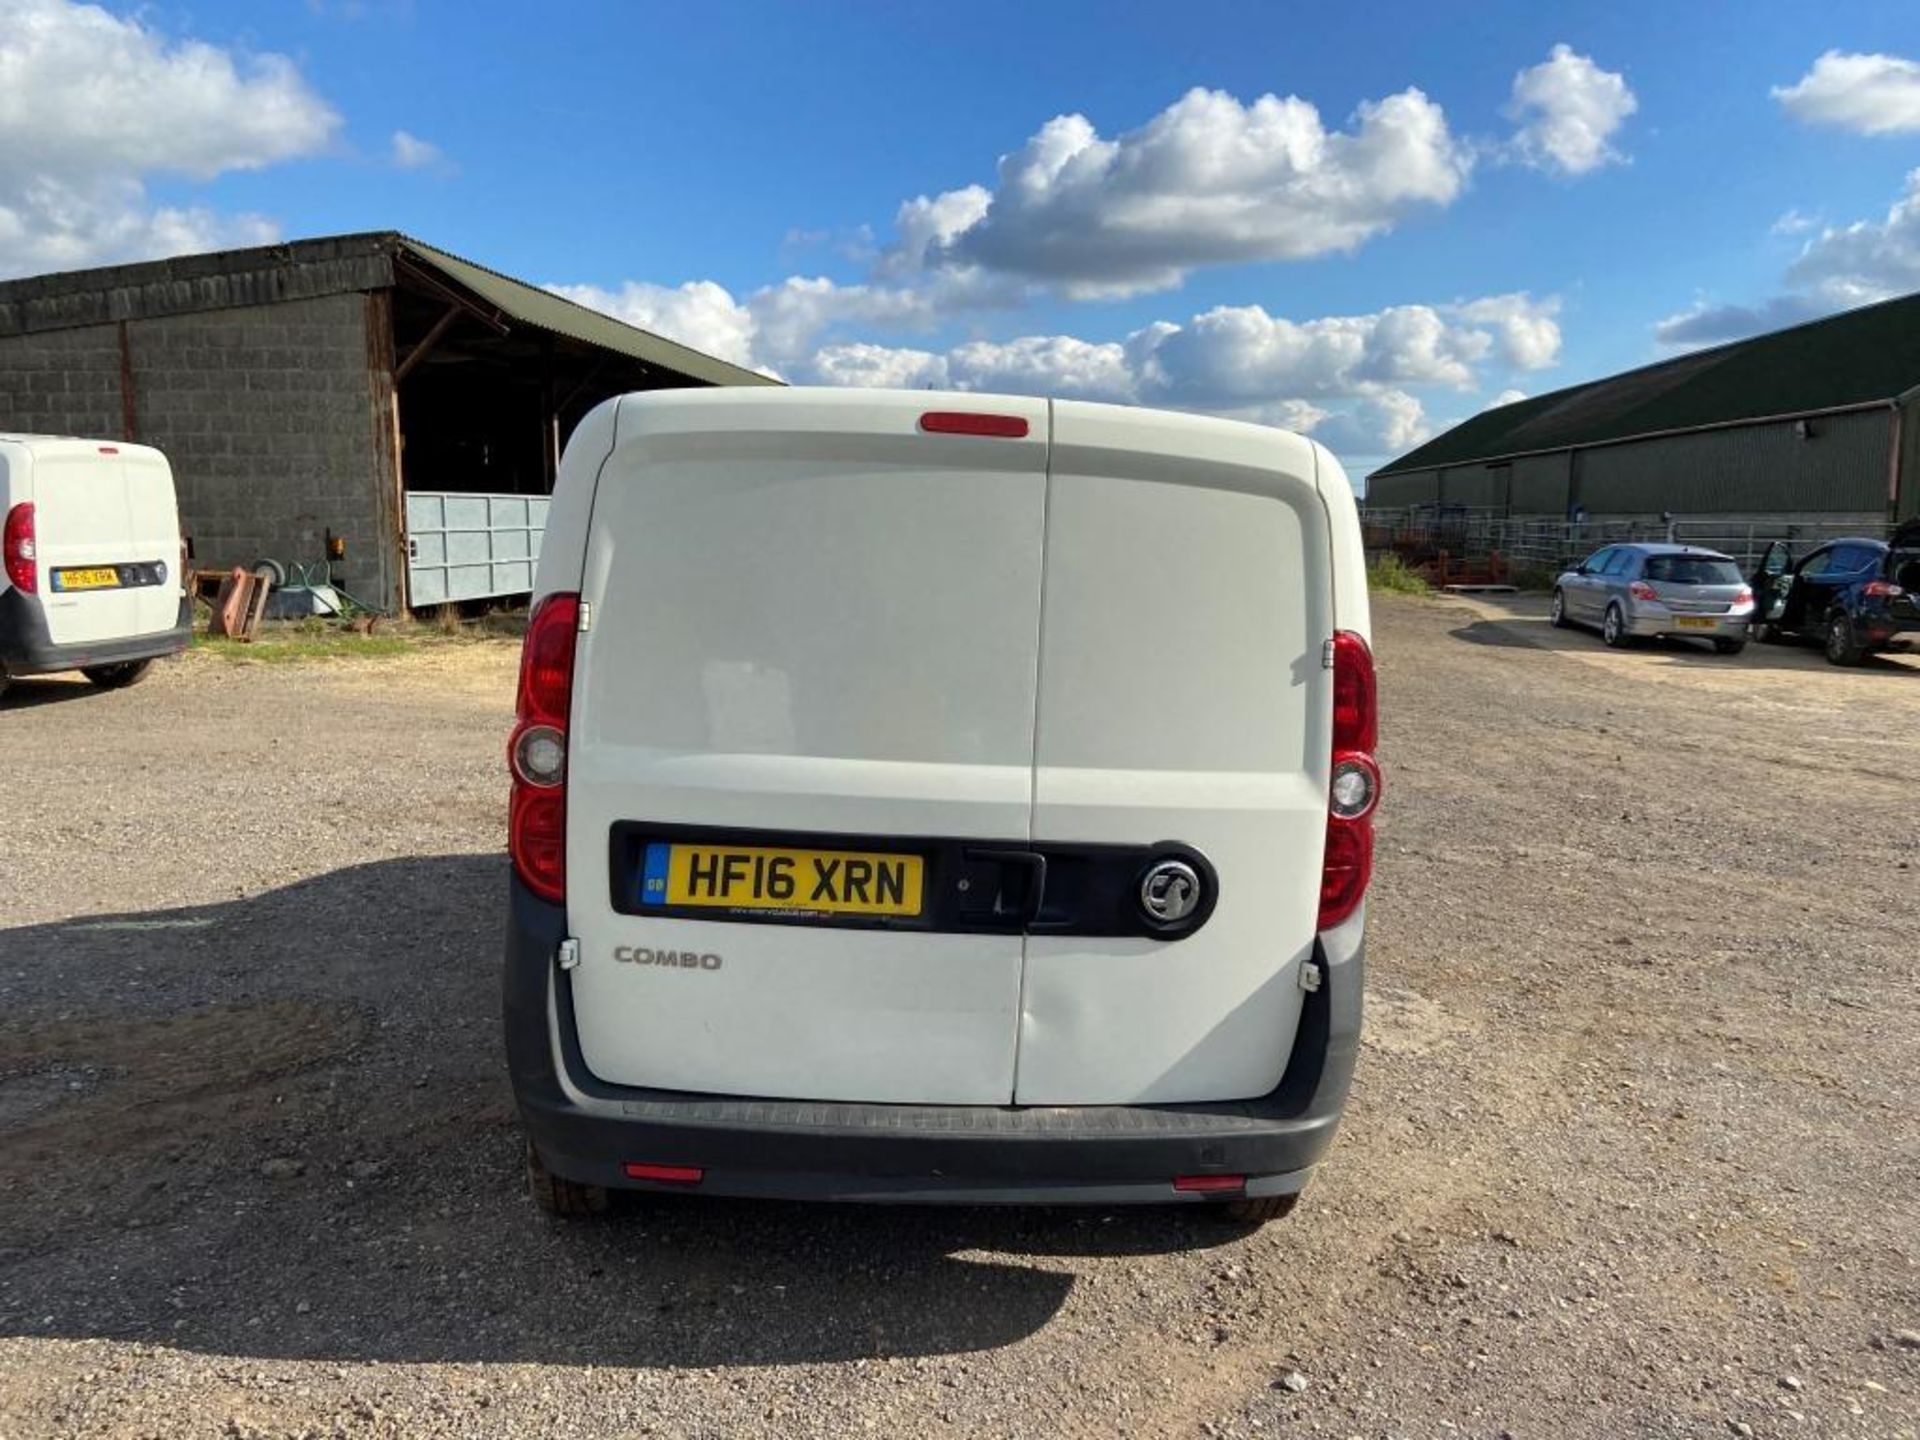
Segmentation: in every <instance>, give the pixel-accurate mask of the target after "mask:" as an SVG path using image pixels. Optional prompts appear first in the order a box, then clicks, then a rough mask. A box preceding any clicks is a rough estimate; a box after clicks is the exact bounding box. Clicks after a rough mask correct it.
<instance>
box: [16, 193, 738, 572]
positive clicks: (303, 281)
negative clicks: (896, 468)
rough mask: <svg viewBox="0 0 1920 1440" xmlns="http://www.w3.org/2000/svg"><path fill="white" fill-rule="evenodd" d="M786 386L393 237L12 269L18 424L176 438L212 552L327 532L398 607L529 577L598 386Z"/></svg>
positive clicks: (193, 514)
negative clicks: (43, 271) (562, 460)
mask: <svg viewBox="0 0 1920 1440" xmlns="http://www.w3.org/2000/svg"><path fill="white" fill-rule="evenodd" d="M772 383H774V382H773V381H770V380H769V379H768V378H767V377H766V376H764V375H760V374H757V373H755V372H753V371H751V370H746V369H742V368H741V367H739V366H736V365H731V364H728V363H727V362H725V361H723V360H718V359H715V358H714V357H712V356H710V355H703V354H701V353H700V352H699V351H697V350H691V349H688V348H687V347H686V346H684V345H677V344H675V343H674V342H672V341H670V340H665V339H662V338H661V337H660V336H657V335H653V334H649V333H648V332H647V331H644V330H639V329H636V328H634V327H633V326H631V325H626V324H623V323H621V322H620V321H617V320H614V319H611V318H609V317H607V316H605V315H601V314H599V313H597V312H595V311H591V310H587V309H585V308H583V307H581V306H579V305H575V304H573V303H572V302H570V301H567V300H563V299H561V298H560V297H559V296H557V295H554V294H552V293H550V292H548V291H545V290H542V289H539V288H538V287H537V286H533V285H528V284H524V283H522V282H521V281H518V280H514V279H510V278H509V277H507V276H505V275H501V274H499V273H497V272H495V271H492V270H489V269H486V268H485V267H484V266H480V265H476V264H474V263H472V262H471V261H467V260H463V259H461V258H459V257H458V256H455V255H451V254H448V253H447V252H446V251H444V250H439V249H436V248H434V247H433V246H431V245H426V244H423V243H422V242H420V241H418V240H414V239H411V238H410V237H408V236H405V235H401V234H398V233H395V232H392V231H382V232H375V233H369V234H360V235H338V236H330V237H326V238H323V239H315V240H300V241H294V242H292V243H289V244H284V245H273V246H266V247H262V248H259V249H251V250H232V251H225V252H221V253H218V254H208V255H188V256H180V257H177V258H175V259H171V260H156V261H151V262H148V263H143V264H136V265H119V266H113V267H110V268H106V269H98V270H82V271H73V272H69V273H64V274H57V275H40V276H33V277H29V278H25V279H19V280H9V281H3V282H0V430H9V431H14V432H39V433H53V434H68V435H86V436H101V437H106V438H113V437H120V438H123V439H128V440H138V441H141V442H143V443H145V444H149V445H156V446H158V447H159V448H160V449H161V450H163V451H164V452H166V454H167V456H168V458H169V459H170V460H171V461H172V463H173V469H174V475H175V479H176V483H177V484H178V486H179V491H180V511H181V520H182V524H183V525H184V526H185V527H186V530H187V533H188V535H189V536H190V537H191V538H192V540H193V544H194V558H195V563H196V564H198V565H200V566H204V567H219V568H224V567H227V566H231V565H247V566H251V565H253V564H255V563H256V562H257V561H259V560H261V559H263V558H269V557H270V558H273V559H276V560H279V561H281V562H283V563H286V564H289V565H309V564H311V563H313V562H316V561H320V560H322V559H324V558H326V556H327V554H328V550H329V545H330V542H331V543H332V544H333V545H334V546H335V547H336V548H339V549H342V550H343V551H344V554H343V558H341V559H340V560H338V561H336V562H335V563H334V565H333V572H332V573H333V576H334V578H335V580H336V581H337V582H338V583H339V584H341V585H342V586H344V587H345V588H346V589H347V590H348V591H349V592H350V593H352V594H353V595H356V596H358V597H360V598H361V599H363V600H365V601H367V602H368V603H370V604H374V605H378V606H381V607H383V608H388V609H397V608H401V607H406V606H419V605H431V604H437V603H439V602H440V601H443V600H463V599H480V598H485V597H487V596H493V595H512V594H516V593H522V592H525V591H527V590H529V589H530V588H531V586H532V583H533V580H532V573H533V560H534V557H535V556H536V555H537V554H538V548H539V540H540V534H541V530H542V527H543V525H544V522H545V513H546V498H545V497H546V496H547V495H549V494H550V493H551V492H552V489H553V479H554V474H555V471H556V468H557V466H558V462H559V455H560V451H561V448H562V447H563V446H564V445H565V443H566V440H567V437H568V435H569V434H571V433H572V430H573V427H574V426H575V425H576V424H578V423H579V420H580V418H581V416H583V415H585V414H586V412H587V411H588V410H590V409H592V408H593V407H594V406H595V405H597V404H598V403H599V402H600V401H602V400H604V399H606V398H607V397H609V396H611V395H617V394H621V393H623V392H625V391H629V390H650V389H656V388H661V387H668V386H684V385H765V384H772Z"/></svg>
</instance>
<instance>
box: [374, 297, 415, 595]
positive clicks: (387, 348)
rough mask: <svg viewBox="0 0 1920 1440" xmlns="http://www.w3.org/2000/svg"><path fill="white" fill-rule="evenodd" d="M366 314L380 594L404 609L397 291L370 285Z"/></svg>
mask: <svg viewBox="0 0 1920 1440" xmlns="http://www.w3.org/2000/svg"><path fill="white" fill-rule="evenodd" d="M366 315H367V383H368V385H369V387H370V390H371V394H370V397H369V398H370V399H371V400H372V402H373V404H372V411H373V415H372V418H373V454H374V474H373V485H374V494H375V498H376V510H377V513H378V514H379V516H380V525H381V529H382V531H383V532H384V533H383V535H382V540H383V542H384V543H383V544H382V545H381V547H380V552H379V561H380V578H381V584H382V588H383V589H384V590H385V591H386V594H385V595H384V596H382V597H381V598H382V600H383V602H388V603H393V604H395V605H397V606H398V608H399V610H400V611H401V612H402V613H403V614H404V613H405V611H406V608H407V605H408V601H409V596H408V594H407V487H406V478H405V475H404V472H403V467H402V460H401V454H400V451H401V443H400V387H399V385H398V383H397V382H396V380H395V378H394V370H395V369H396V366H395V364H394V354H393V351H394V344H393V291H391V290H373V291H369V292H368V294H367V306H366ZM395 566H397V567H398V570H397V571H396V570H395V569H394V567H395Z"/></svg>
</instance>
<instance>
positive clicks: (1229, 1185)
mask: <svg viewBox="0 0 1920 1440" xmlns="http://www.w3.org/2000/svg"><path fill="white" fill-rule="evenodd" d="M1173 1188H1174V1189H1176V1190H1178V1191H1179V1192H1180V1193H1181V1194H1183V1195H1238V1194H1240V1193H1241V1192H1242V1191H1244V1190H1245V1189H1246V1188H1247V1177H1246V1176H1244V1175H1176V1176H1174V1177H1173Z"/></svg>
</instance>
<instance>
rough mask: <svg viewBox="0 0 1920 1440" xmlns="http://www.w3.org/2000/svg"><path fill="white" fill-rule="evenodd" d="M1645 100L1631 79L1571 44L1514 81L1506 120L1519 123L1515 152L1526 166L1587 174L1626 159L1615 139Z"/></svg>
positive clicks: (1514, 146)
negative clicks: (1638, 95) (1636, 93)
mask: <svg viewBox="0 0 1920 1440" xmlns="http://www.w3.org/2000/svg"><path fill="white" fill-rule="evenodd" d="M1639 108H1640V102H1639V100H1638V99H1637V98H1635V96H1634V93H1633V91H1632V90H1631V89H1629V88H1628V86H1627V81H1626V77H1625V76H1624V75H1621V74H1618V73H1617V72H1615V71H1611V70H1602V69H1601V68H1600V67H1599V66H1598V65H1596V64H1594V63H1593V61H1592V59H1591V58H1589V57H1588V56H1585V55H1580V54H1577V53H1575V51H1574V49H1573V47H1572V46H1570V45H1556V46H1554V47H1553V51H1552V53H1551V54H1550V55H1549V56H1548V57H1547V59H1545V60H1543V61H1542V62H1541V63H1540V64H1538V65H1535V66H1532V67H1531V68H1529V69H1526V70H1522V71H1521V72H1520V73H1519V74H1518V75H1516V76H1514V77H1513V97H1512V99H1511V100H1510V101H1509V102H1508V104H1507V117H1508V118H1509V119H1511V120H1513V121H1514V122H1516V123H1517V124H1518V125H1519V127H1520V128H1519V129H1518V130H1517V131H1516V132H1515V134H1514V137H1513V152H1514V154H1515V155H1516V156H1518V157H1519V159H1520V160H1521V161H1522V163H1524V164H1527V165H1531V166H1533V167H1534V168H1535V169H1539V170H1547V171H1552V172H1553V173H1555V174H1560V175H1585V174H1587V173H1588V172H1589V171H1592V170H1597V169H1599V168H1600V167H1601V166H1602V165H1607V164H1612V163H1616V162H1619V161H1622V160H1624V159H1625V158H1626V157H1625V156H1624V155H1622V154H1621V153H1620V152H1619V151H1618V150H1616V149H1615V148H1614V146H1613V143H1612V140H1613V136H1614V134H1615V133H1616V132H1618V130H1619V129H1620V127H1621V126H1622V125H1624V124H1625V123H1626V120H1627V117H1628V116H1629V115H1631V114H1633V113H1634V111H1636V110H1638V109H1639Z"/></svg>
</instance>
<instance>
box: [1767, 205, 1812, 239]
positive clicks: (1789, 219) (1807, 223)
mask: <svg viewBox="0 0 1920 1440" xmlns="http://www.w3.org/2000/svg"><path fill="white" fill-rule="evenodd" d="M1819 228H1820V222H1819V221H1818V220H1816V219H1815V218H1814V217H1813V216H1811V215H1809V214H1807V213H1806V212H1805V211H1803V210H1801V209H1800V208H1799V207H1798V206H1794V207H1792V208H1790V209H1788V210H1787V211H1786V213H1785V214H1783V215H1782V216H1781V217H1780V218H1779V219H1778V220H1776V221H1774V222H1773V224H1771V225H1769V226H1768V227H1767V233H1768V234H1769V235H1804V234H1806V233H1807V232H1808V231H1809V230H1818V229H1819Z"/></svg>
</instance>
